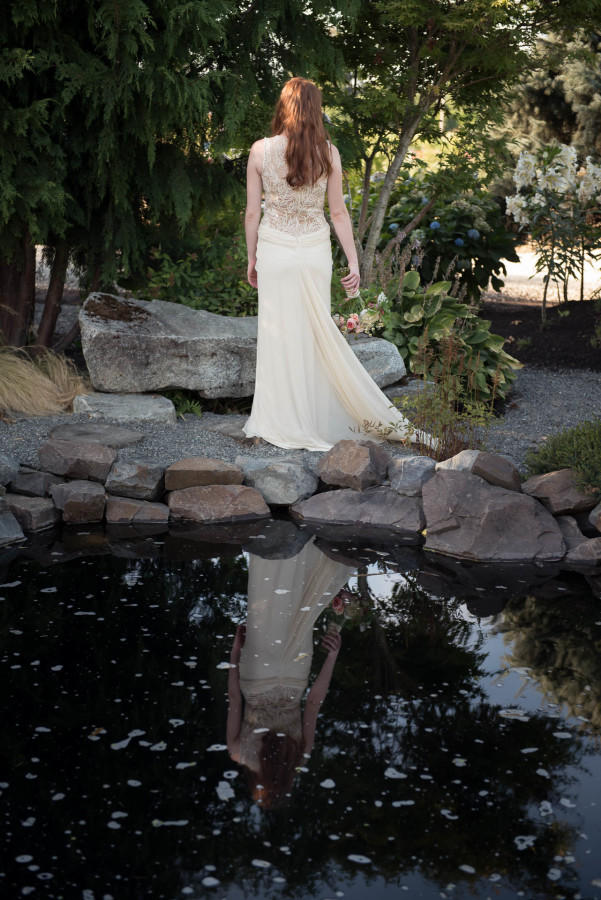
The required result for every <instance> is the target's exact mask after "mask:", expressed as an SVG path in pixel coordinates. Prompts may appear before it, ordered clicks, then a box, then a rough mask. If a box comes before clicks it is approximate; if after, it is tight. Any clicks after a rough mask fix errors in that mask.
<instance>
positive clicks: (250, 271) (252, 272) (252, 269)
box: [246, 259, 257, 288]
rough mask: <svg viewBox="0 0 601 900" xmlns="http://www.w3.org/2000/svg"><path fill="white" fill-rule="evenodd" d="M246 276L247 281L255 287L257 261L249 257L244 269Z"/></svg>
mask: <svg viewBox="0 0 601 900" xmlns="http://www.w3.org/2000/svg"><path fill="white" fill-rule="evenodd" d="M246 277H247V279H248V283H249V284H250V285H251V286H252V287H254V288H256V286H257V261H256V260H252V259H249V261H248V268H247V270H246Z"/></svg>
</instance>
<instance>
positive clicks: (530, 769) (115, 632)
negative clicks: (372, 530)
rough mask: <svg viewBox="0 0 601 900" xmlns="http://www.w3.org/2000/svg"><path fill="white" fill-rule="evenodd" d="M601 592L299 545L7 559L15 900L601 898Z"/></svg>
mask: <svg viewBox="0 0 601 900" xmlns="http://www.w3.org/2000/svg"><path fill="white" fill-rule="evenodd" d="M217 541H219V543H218V542H217ZM600 587H601V585H600V584H599V581H598V580H596V579H595V578H591V577H589V578H588V579H587V578H585V577H584V576H583V575H578V574H574V573H566V572H559V571H558V570H556V569H555V570H553V569H542V568H518V569H512V570H509V569H503V570H499V569H497V570H494V569H490V568H488V567H485V566H480V567H476V566H471V567H470V566H467V565H459V564H456V563H452V562H450V561H445V560H437V559H433V558H432V557H431V556H425V555H423V554H420V553H419V552H417V551H416V550H414V549H412V548H405V547H398V546H397V547H391V546H388V547H386V546H384V545H377V544H374V543H373V542H371V543H366V544H364V545H362V546H358V545H357V544H354V545H349V544H334V543H332V542H327V541H325V540H323V539H322V538H318V539H315V538H313V537H310V536H309V535H308V534H307V533H305V532H302V531H298V530H296V529H295V528H294V527H293V526H292V525H291V524H290V523H286V522H275V521H271V522H269V523H268V524H267V526H263V527H262V530H261V531H259V530H258V529H257V528H255V529H252V528H249V529H246V531H245V532H243V533H241V534H238V535H232V534H231V533H229V534H228V535H224V534H223V533H222V534H219V533H217V534H215V533H212V534H207V533H204V534H196V535H194V534H190V533H189V532H182V533H180V534H173V533H172V534H169V535H155V536H154V537H153V536H146V537H139V538H133V537H131V536H128V538H127V539H125V540H121V539H119V537H118V536H115V535H114V534H113V535H106V534H103V533H101V532H89V533H81V532H80V533H77V532H68V531H65V532H64V533H62V534H60V533H57V534H47V535H45V536H42V537H40V538H38V539H37V541H35V542H30V543H29V544H28V545H26V546H25V547H24V548H23V549H22V550H15V549H13V550H11V551H9V552H5V553H4V556H3V557H0V598H1V599H0V620H1V625H2V627H1V637H0V640H1V647H0V663H1V669H0V673H1V685H2V687H1V691H2V697H3V710H4V728H3V732H4V734H3V737H4V740H3V754H2V756H3V761H2V766H1V769H0V782H1V784H0V789H1V792H2V797H1V801H0V802H1V804H2V806H1V815H2V819H3V821H2V845H3V852H2V863H1V865H0V896H1V897H3V898H5V897H6V898H13V897H15V898H16V897H22V896H29V895H31V896H33V897H34V898H35V897H50V898H67V900H70V898H83V900H101V898H102V900H110V898H113V900H122V898H138V897H140V898H141V897H145V898H146V897H151V898H188V897H190V898H232V900H233V898H242V897H249V898H250V897H252V898H255V897H256V898H272V897H273V898H279V897H282V898H284V897H294V898H319V900H328V898H338V897H345V898H364V897H365V896H369V897H370V898H373V900H380V898H381V900H384V898H386V900H388V898H392V897H395V898H397V897H404V896H408V897H426V898H429V897H476V898H486V897H494V898H505V897H516V896H520V897H527V898H560V897H568V898H574V900H576V898H579V897H582V898H594V897H601V828H600V825H601V790H600V784H601V752H600V743H599V736H600V735H601V652H600V651H601V601H600V600H599V595H600ZM332 621H334V622H336V623H337V625H338V626H340V625H342V630H341V631H340V632H338V631H337V630H336V631H335V632H333V631H332V628H331V626H329V623H330V622H332ZM242 625H245V626H246V628H245V630H244V629H242V628H239V626H242ZM328 627H330V631H329V634H330V637H329V638H326V645H327V646H326V647H324V646H323V644H322V641H323V638H324V634H325V633H326V629H327V628H328ZM236 634H238V640H237V641H236V643H235V638H236ZM338 634H340V636H341V647H340V650H339V652H338V654H336V652H335V651H336V646H337V644H338V638H337V637H336V635H338ZM332 635H333V636H332ZM242 643H243V646H242V647H241V648H240V660H239V665H236V666H235V667H234V668H230V660H232V659H233V660H234V662H236V660H237V656H238V654H237V652H236V647H237V646H238V645H241V644H242ZM328 646H329V651H328ZM232 654H233V655H232ZM307 686H308V687H307ZM228 690H229V696H230V701H231V702H230V704H229V712H228ZM322 701H323V702H322ZM320 704H321V707H320ZM319 709H320V710H321V711H320V713H319V716H318V717H317V718H316V716H317V711H318V710H319Z"/></svg>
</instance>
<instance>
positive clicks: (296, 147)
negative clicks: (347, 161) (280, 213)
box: [271, 78, 332, 188]
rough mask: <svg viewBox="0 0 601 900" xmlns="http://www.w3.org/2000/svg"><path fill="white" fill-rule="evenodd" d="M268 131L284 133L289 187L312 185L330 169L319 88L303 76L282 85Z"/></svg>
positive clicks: (328, 172)
mask: <svg viewBox="0 0 601 900" xmlns="http://www.w3.org/2000/svg"><path fill="white" fill-rule="evenodd" d="M271 133H272V135H276V134H284V133H285V134H286V136H287V138H288V145H287V147H286V163H287V165H288V175H287V176H286V181H287V182H288V184H289V185H290V187H292V188H299V187H302V186H303V185H305V184H315V182H316V181H318V179H319V178H321V177H322V175H329V174H330V172H331V171H332V162H331V157H330V147H329V143H328V141H329V136H328V133H327V131H326V130H325V128H324V124H323V119H322V113H321V91H320V90H319V88H318V87H317V85H315V84H313V82H312V81H308V80H307V79H306V78H291V79H290V81H287V82H286V84H285V85H284V87H283V88H282V93H281V94H280V99H279V100H278V102H277V105H276V108H275V113H274V115H273V119H272V120H271Z"/></svg>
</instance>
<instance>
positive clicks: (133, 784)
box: [127, 778, 142, 787]
mask: <svg viewBox="0 0 601 900" xmlns="http://www.w3.org/2000/svg"><path fill="white" fill-rule="evenodd" d="M127 783H128V785H129V786H130V787H140V786H141V784H142V782H141V781H138V779H137V778H130V779H128V782H127Z"/></svg>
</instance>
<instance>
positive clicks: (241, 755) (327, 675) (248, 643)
mask: <svg viewBox="0 0 601 900" xmlns="http://www.w3.org/2000/svg"><path fill="white" fill-rule="evenodd" d="M354 572H355V569H352V568H350V567H349V566H346V565H343V564H342V563H339V562H337V561H335V560H332V559H329V558H328V557H327V556H325V555H324V554H323V553H322V552H321V551H320V550H319V549H318V548H317V547H316V546H315V544H314V539H311V540H310V541H309V542H308V543H307V544H305V546H304V547H303V549H302V550H301V551H300V553H298V554H297V555H296V556H293V557H292V558H290V559H277V560H268V559H262V558H260V557H258V556H254V555H252V554H251V555H250V559H249V569H248V613H247V620H246V625H240V626H238V629H237V631H236V637H235V640H234V645H233V647H232V652H231V656H230V663H231V665H232V668H230V670H229V681H228V688H229V712H228V720H227V747H228V751H229V753H230V756H231V757H232V759H233V760H235V761H236V762H238V763H240V764H241V765H242V766H244V767H245V768H246V770H247V775H248V780H249V784H250V787H251V790H252V793H253V797H254V798H255V800H257V802H258V803H259V804H261V806H263V807H274V806H277V805H279V804H280V803H282V802H284V801H285V798H286V796H289V795H290V789H291V786H292V782H293V780H294V775H295V772H296V770H297V767H298V766H299V765H301V764H302V761H303V758H304V759H307V758H308V757H309V756H310V754H311V750H312V748H313V741H314V737H315V726H316V723H317V716H318V713H319V709H320V706H321V704H322V703H323V701H324V699H325V696H326V692H327V689H328V686H329V684H330V679H331V677H332V671H333V669H334V664H335V662H336V657H337V655H338V651H339V649H340V644H341V638H340V633H339V632H338V631H337V630H336V629H334V630H328V632H327V633H326V634H325V635H324V638H323V641H322V645H323V647H324V649H325V650H326V652H327V656H326V658H325V661H324V663H323V665H322V667H321V671H320V672H319V675H318V676H317V678H316V679H315V681H314V682H313V684H312V686H311V689H310V691H309V693H308V695H307V699H306V701H305V708H304V712H302V711H301V701H302V698H303V694H304V692H305V690H306V688H307V685H308V681H309V673H310V670H311V660H312V656H313V627H314V625H315V622H316V621H317V619H318V617H319V615H320V614H321V613H322V612H323V611H324V609H326V607H327V606H329V604H330V603H331V601H332V600H333V598H334V597H335V596H336V594H337V593H338V591H339V590H340V589H341V587H342V586H343V585H344V584H345V583H346V582H347V580H348V579H349V578H350V576H351V575H353V574H354Z"/></svg>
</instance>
